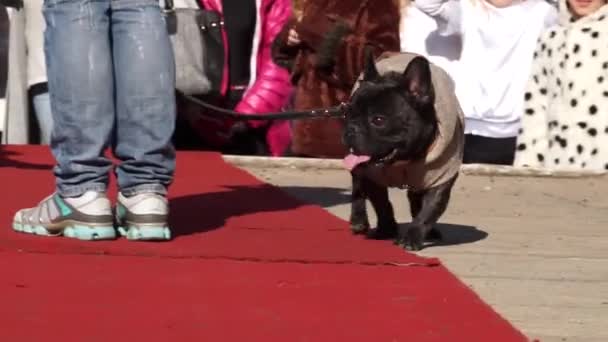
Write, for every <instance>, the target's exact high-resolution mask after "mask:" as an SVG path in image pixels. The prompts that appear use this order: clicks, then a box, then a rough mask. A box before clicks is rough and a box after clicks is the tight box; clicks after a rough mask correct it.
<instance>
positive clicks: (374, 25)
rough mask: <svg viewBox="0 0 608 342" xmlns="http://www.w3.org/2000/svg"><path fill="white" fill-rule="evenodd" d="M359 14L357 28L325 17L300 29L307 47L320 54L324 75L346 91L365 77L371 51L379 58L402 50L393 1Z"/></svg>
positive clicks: (369, 6) (371, 3) (377, 1)
mask: <svg viewBox="0 0 608 342" xmlns="http://www.w3.org/2000/svg"><path fill="white" fill-rule="evenodd" d="M353 10H357V9H356V8H355V9H353ZM359 10H360V11H361V15H360V16H359V20H358V23H357V27H350V26H349V25H348V24H347V23H345V22H344V21H342V20H341V19H340V18H331V17H328V16H327V15H323V14H319V15H318V17H315V18H314V19H313V20H311V22H310V23H308V22H306V21H304V22H301V23H300V24H298V25H297V26H296V31H297V32H298V35H299V36H300V38H301V39H302V41H303V43H304V44H306V45H307V46H309V47H310V48H311V49H313V50H314V51H315V52H316V64H315V66H316V68H317V69H319V70H320V71H321V72H320V75H323V76H324V77H326V78H327V79H328V81H330V82H332V83H334V84H336V85H339V86H340V87H344V88H350V87H352V86H353V85H354V83H355V82H356V80H357V78H358V77H359V75H360V74H361V71H362V68H363V65H364V59H365V52H366V51H367V49H371V50H372V51H373V53H374V55H375V56H379V55H380V54H381V53H382V52H385V51H399V50H400V45H399V9H398V8H397V6H396V5H395V4H394V1H393V0H382V1H381V0H373V1H367V2H366V5H365V7H362V8H360V9H359Z"/></svg>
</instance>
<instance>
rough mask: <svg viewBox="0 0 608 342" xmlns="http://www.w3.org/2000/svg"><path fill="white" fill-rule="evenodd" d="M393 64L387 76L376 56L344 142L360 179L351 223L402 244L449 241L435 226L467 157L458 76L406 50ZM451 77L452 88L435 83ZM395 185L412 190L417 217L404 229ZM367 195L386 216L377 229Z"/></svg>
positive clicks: (355, 103)
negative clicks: (456, 88) (369, 214)
mask: <svg viewBox="0 0 608 342" xmlns="http://www.w3.org/2000/svg"><path fill="white" fill-rule="evenodd" d="M391 58H394V59H395V60H394V61H391ZM381 62H382V60H381V61H380V62H379V63H381ZM385 62H386V63H385V65H389V66H391V65H392V69H393V70H389V71H387V72H386V73H384V74H382V75H381V74H380V73H379V71H378V68H377V66H376V62H375V61H374V59H373V57H372V56H371V54H369V55H368V57H367V60H366V66H365V71H364V72H363V78H362V79H361V80H360V81H359V87H358V88H357V89H356V90H355V91H354V93H353V95H352V97H351V101H350V107H349V110H348V113H347V115H346V125H345V131H344V136H343V139H344V142H345V144H346V146H347V147H349V148H350V152H351V154H350V155H348V156H347V157H346V158H345V160H344V163H345V166H346V167H347V169H349V170H350V171H351V174H352V182H353V183H352V185H353V189H352V208H351V217H350V224H351V229H352V231H353V233H355V234H366V235H367V237H369V238H376V239H385V238H393V237H396V243H398V244H400V245H402V246H403V247H405V248H406V249H408V250H412V251H418V250H420V249H422V248H423V244H424V242H425V240H427V239H429V240H437V239H441V233H440V232H439V231H438V230H437V229H436V228H434V227H433V225H434V224H435V223H436V222H437V220H438V219H439V218H440V216H441V215H442V214H443V213H444V211H445V210H446V208H447V206H448V202H449V199H450V193H451V190H452V187H453V185H454V183H455V181H456V178H457V177H458V170H459V167H460V164H461V162H462V146H463V145H464V140H463V139H464V131H463V129H464V128H463V127H464V124H463V119H462V110H461V109H460V106H459V105H458V102H457V100H456V99H455V94H454V92H453V83H451V79H449V77H446V75H447V74H445V72H444V71H443V70H441V69H439V68H438V67H436V66H433V67H432V68H433V72H431V65H430V64H429V62H428V61H427V60H426V59H425V58H424V57H421V56H416V55H413V54H408V53H401V54H397V55H396V56H395V57H388V58H386V59H385ZM395 64H396V66H395ZM395 68H397V70H400V71H399V72H395V71H394V70H395ZM403 68H405V71H401V70H404V69H403ZM389 69H390V68H389ZM435 74H437V75H435ZM444 80H445V82H446V84H445V86H444V85H439V86H438V87H437V88H438V89H435V88H436V87H435V86H434V83H442V82H444ZM447 83H450V84H447ZM436 90H440V93H439V94H438V93H437V92H436ZM438 97H439V98H440V99H441V102H438V103H440V105H437V103H436V100H437V98H438ZM438 110H439V111H441V113H438ZM440 120H441V121H440ZM388 187H401V188H407V189H408V192H407V196H408V200H409V203H410V212H411V215H412V218H413V219H412V222H411V223H409V224H407V225H406V226H404V227H402V228H399V226H398V224H397V222H396V220H395V215H394V212H393V207H392V204H391V202H390V199H389V196H388ZM366 199H369V200H370V201H371V204H372V206H373V208H374V210H375V212H376V214H377V217H378V222H377V227H376V228H375V229H370V224H369V220H368V217H367V212H366Z"/></svg>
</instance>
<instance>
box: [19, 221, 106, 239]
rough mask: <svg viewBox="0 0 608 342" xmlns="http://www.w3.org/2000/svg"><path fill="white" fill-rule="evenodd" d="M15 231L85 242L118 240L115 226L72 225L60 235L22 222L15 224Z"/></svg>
mask: <svg viewBox="0 0 608 342" xmlns="http://www.w3.org/2000/svg"><path fill="white" fill-rule="evenodd" d="M13 229H14V230H15V231H17V232H20V233H26V234H33V235H40V236H61V235H63V236H64V237H67V238H71V239H78V240H85V241H97V240H114V239H116V230H115V229H114V227H113V226H111V225H110V226H88V225H84V224H71V225H68V226H66V227H65V228H64V229H63V231H62V232H61V233H59V234H57V233H51V232H49V231H48V230H47V229H46V228H44V227H43V226H35V225H29V224H21V223H20V222H13Z"/></svg>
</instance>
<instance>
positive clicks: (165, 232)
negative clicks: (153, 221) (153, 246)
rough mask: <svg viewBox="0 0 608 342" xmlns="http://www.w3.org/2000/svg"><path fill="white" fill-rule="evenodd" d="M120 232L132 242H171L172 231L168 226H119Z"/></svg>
mask: <svg viewBox="0 0 608 342" xmlns="http://www.w3.org/2000/svg"><path fill="white" fill-rule="evenodd" d="M118 232H119V233H120V235H121V236H123V237H125V238H127V240H132V241H169V240H171V230H170V229H169V227H166V226H119V227H118Z"/></svg>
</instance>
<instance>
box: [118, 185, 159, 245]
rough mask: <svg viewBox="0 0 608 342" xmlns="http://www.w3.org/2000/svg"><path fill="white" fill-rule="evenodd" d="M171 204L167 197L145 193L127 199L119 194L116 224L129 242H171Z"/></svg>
mask: <svg viewBox="0 0 608 342" xmlns="http://www.w3.org/2000/svg"><path fill="white" fill-rule="evenodd" d="M168 219H169V204H168V201H167V198H166V197H165V196H162V195H159V194H156V193H143V194H139V195H135V196H131V197H126V196H124V195H123V194H122V193H119V194H118V201H117V203H116V222H117V223H118V232H119V233H120V235H122V236H124V237H126V238H127V239H129V240H170V239H171V230H170V229H169V226H168V224H167V222H168Z"/></svg>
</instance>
